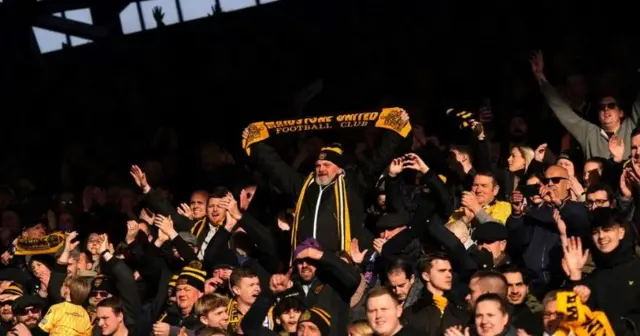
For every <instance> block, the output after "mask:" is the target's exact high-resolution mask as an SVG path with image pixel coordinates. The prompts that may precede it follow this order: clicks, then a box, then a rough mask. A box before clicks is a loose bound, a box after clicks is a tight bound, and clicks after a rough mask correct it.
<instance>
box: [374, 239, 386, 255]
mask: <svg viewBox="0 0 640 336" xmlns="http://www.w3.org/2000/svg"><path fill="white" fill-rule="evenodd" d="M386 243H387V240H386V239H384V238H376V239H374V240H373V249H374V250H375V251H376V252H378V255H381V254H382V249H383V248H384V244H386Z"/></svg>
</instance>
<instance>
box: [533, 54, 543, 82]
mask: <svg viewBox="0 0 640 336" xmlns="http://www.w3.org/2000/svg"><path fill="white" fill-rule="evenodd" d="M529 63H531V72H532V73H533V76H534V77H535V78H536V80H537V81H538V82H542V81H545V80H546V77H545V75H544V57H543V56H542V51H540V50H538V51H536V52H535V53H534V54H533V56H531V58H530V59H529Z"/></svg>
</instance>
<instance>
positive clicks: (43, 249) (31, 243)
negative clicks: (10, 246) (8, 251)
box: [15, 232, 67, 255]
mask: <svg viewBox="0 0 640 336" xmlns="http://www.w3.org/2000/svg"><path fill="white" fill-rule="evenodd" d="M66 238H67V234H65V233H62V232H54V233H52V234H50V235H46V236H44V237H40V238H35V239H31V238H27V237H21V238H20V239H18V240H17V241H16V246H15V249H16V251H15V255H35V254H52V253H56V252H57V251H58V250H59V249H60V248H62V247H63V246H64V240H65V239H66Z"/></svg>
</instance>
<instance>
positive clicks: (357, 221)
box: [251, 131, 402, 252]
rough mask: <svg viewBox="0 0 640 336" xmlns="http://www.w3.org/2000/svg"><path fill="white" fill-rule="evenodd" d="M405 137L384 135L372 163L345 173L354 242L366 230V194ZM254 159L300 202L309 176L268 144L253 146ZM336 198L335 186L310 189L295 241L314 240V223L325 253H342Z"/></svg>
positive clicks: (310, 187) (286, 191) (311, 186)
mask: <svg viewBox="0 0 640 336" xmlns="http://www.w3.org/2000/svg"><path fill="white" fill-rule="evenodd" d="M401 140H402V137H401V136H400V135H398V134H396V133H394V132H391V131H387V132H385V137H384V138H383V141H382V145H381V147H380V148H379V149H378V151H377V153H376V154H374V156H373V158H372V159H371V160H370V161H369V162H361V163H360V164H359V166H358V168H357V169H355V170H347V171H346V172H345V182H346V189H347V198H348V206H349V215H350V226H351V236H352V238H357V237H360V236H361V234H362V233H363V231H364V230H363V229H364V215H365V209H364V202H363V198H364V196H365V194H366V192H367V191H369V189H370V188H371V187H373V186H374V185H375V183H376V181H377V180H378V178H379V176H380V174H381V173H382V171H383V170H384V168H385V167H386V166H387V165H388V164H389V162H391V160H392V159H393V157H394V152H395V149H396V147H397V146H398V144H399V143H400V142H401ZM251 153H252V154H251V159H252V161H253V162H254V163H255V164H256V165H257V166H258V168H259V169H260V170H262V171H264V172H265V173H266V175H267V176H269V177H270V178H271V179H272V180H273V181H274V184H275V186H276V187H277V188H278V189H279V190H280V191H282V192H283V193H285V194H287V195H289V196H291V197H293V198H294V199H297V198H298V195H299V194H300V191H301V190H302V188H303V184H304V182H305V181H306V177H307V175H306V174H301V173H299V172H297V171H295V170H294V169H293V168H291V166H289V165H288V164H287V163H285V162H284V161H283V160H282V158H280V156H279V155H278V154H277V153H276V151H275V150H274V149H273V148H272V147H271V146H269V145H267V144H265V143H257V144H254V145H253V146H251ZM335 197H336V195H335V192H334V191H333V185H331V186H328V187H325V188H322V187H321V186H319V185H318V184H316V183H315V181H312V182H311V183H310V185H309V186H308V187H307V190H306V193H305V196H304V200H303V204H302V207H301V211H300V212H301V213H299V214H297V215H298V216H299V225H298V231H297V237H296V241H297V242H298V243H300V242H302V241H304V240H305V239H306V238H309V237H313V236H314V232H313V228H314V223H315V227H316V228H317V232H316V237H315V238H316V239H317V240H318V241H319V243H320V246H322V248H323V249H324V250H325V251H329V252H337V251H339V250H340V249H341V246H340V237H341V236H340V234H339V232H338V225H336V222H337V217H336V216H337V212H338V210H337V209H336V198H335Z"/></svg>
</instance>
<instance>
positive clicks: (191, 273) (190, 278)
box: [176, 262, 207, 292]
mask: <svg viewBox="0 0 640 336" xmlns="http://www.w3.org/2000/svg"><path fill="white" fill-rule="evenodd" d="M201 268H202V265H201V264H198V263H195V262H192V263H189V265H188V266H185V267H184V268H183V269H182V272H180V275H179V276H178V279H177V280H176V287H177V286H180V285H189V286H191V287H193V288H195V289H197V290H199V291H201V292H204V283H205V281H206V280H207V272H206V271H203V270H202V269H201Z"/></svg>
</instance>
